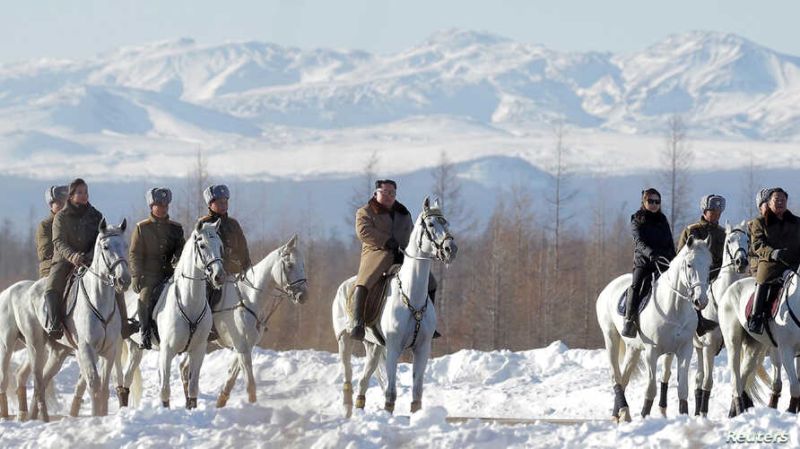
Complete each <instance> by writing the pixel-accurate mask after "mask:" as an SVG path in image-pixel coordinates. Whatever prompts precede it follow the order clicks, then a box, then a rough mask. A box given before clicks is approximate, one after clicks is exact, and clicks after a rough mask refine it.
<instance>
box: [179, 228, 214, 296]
mask: <svg viewBox="0 0 800 449" xmlns="http://www.w3.org/2000/svg"><path fill="white" fill-rule="evenodd" d="M193 240H194V239H191V238H190V239H189V240H187V241H186V244H185V245H184V246H183V252H182V253H181V257H180V259H178V266H177V267H176V270H175V274H174V275H173V279H175V288H176V289H178V291H179V295H180V301H181V304H182V305H185V306H187V307H189V308H190V310H194V309H197V311H199V310H201V309H202V307H203V306H204V305H205V303H206V302H207V301H208V298H206V283H207V281H206V280H205V273H204V272H203V270H201V269H199V268H197V266H195V264H194V261H195V259H196V258H197V253H196V249H195V245H194V243H193ZM200 279H202V280H200ZM187 298H202V299H203V300H202V301H187ZM187 311H188V310H187Z"/></svg>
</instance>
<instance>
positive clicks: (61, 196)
mask: <svg viewBox="0 0 800 449" xmlns="http://www.w3.org/2000/svg"><path fill="white" fill-rule="evenodd" d="M68 189H69V188H68V187H67V186H50V188H49V189H47V190H45V192H44V202H45V203H47V205H48V206H49V205H51V204H53V203H55V202H62V203H63V202H64V201H67V193H68Z"/></svg>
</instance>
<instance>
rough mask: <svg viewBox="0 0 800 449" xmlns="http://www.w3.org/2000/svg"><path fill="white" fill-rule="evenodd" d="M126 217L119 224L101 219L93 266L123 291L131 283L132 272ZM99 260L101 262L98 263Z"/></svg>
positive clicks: (116, 287)
mask: <svg viewBox="0 0 800 449" xmlns="http://www.w3.org/2000/svg"><path fill="white" fill-rule="evenodd" d="M127 226H128V221H127V220H126V219H123V220H122V223H120V225H119V226H109V225H108V223H106V219H105V218H103V219H102V220H100V226H99V227H98V231H99V232H98V234H97V240H95V243H94V254H95V256H94V261H93V263H92V266H94V267H95V269H96V270H98V273H99V274H100V275H101V276H107V277H108V278H109V279H112V280H113V284H114V288H115V289H116V290H117V291H119V292H123V291H126V290H127V289H128V287H129V286H130V285H131V272H130V270H129V268H128V258H127V256H128V243H127V242H126V241H125V238H124V234H125V228H127ZM96 262H99V263H96Z"/></svg>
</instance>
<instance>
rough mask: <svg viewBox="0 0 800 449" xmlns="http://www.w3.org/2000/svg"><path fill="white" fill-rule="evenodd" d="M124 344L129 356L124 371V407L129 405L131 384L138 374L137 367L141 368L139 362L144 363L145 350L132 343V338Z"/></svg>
mask: <svg viewBox="0 0 800 449" xmlns="http://www.w3.org/2000/svg"><path fill="white" fill-rule="evenodd" d="M123 344H124V345H125V348H126V349H127V352H128V357H127V360H125V365H124V369H123V372H122V388H123V391H122V393H123V395H124V399H125V403H124V405H123V407H127V406H128V399H129V397H130V391H131V385H133V379H134V376H135V375H136V371H137V369H138V368H139V364H140V363H142V355H143V353H144V351H143V350H141V349H139V346H138V345H137V344H135V343H132V342H131V340H127V341H125V342H124V343H123Z"/></svg>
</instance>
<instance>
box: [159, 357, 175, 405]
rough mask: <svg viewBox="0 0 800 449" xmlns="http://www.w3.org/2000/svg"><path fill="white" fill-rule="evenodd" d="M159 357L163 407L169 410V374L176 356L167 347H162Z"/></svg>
mask: <svg viewBox="0 0 800 449" xmlns="http://www.w3.org/2000/svg"><path fill="white" fill-rule="evenodd" d="M158 355H159V371H158V373H159V379H158V380H159V383H160V384H161V385H160V387H161V405H162V406H163V407H166V408H169V395H170V391H169V372H170V369H171V365H172V358H173V357H175V355H174V354H173V353H172V352H171V351H170V350H169V349H168V348H167V345H162V346H161V350H160V351H159V353H158Z"/></svg>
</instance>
